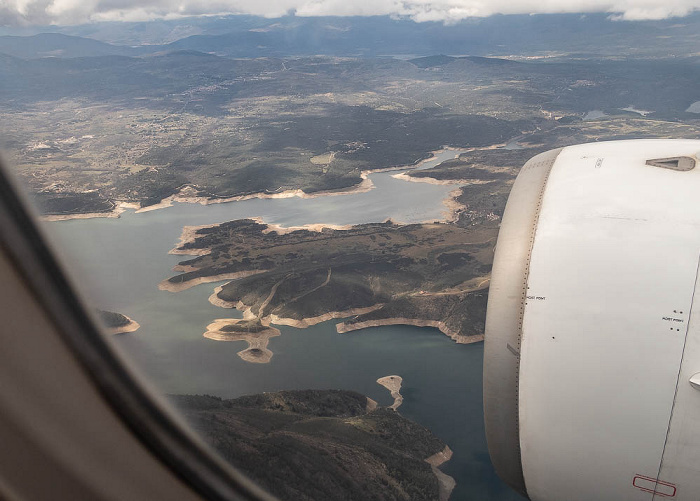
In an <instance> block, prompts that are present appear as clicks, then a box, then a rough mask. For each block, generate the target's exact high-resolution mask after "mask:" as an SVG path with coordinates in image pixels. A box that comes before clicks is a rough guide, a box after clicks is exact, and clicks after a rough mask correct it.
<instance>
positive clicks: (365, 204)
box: [46, 151, 519, 500]
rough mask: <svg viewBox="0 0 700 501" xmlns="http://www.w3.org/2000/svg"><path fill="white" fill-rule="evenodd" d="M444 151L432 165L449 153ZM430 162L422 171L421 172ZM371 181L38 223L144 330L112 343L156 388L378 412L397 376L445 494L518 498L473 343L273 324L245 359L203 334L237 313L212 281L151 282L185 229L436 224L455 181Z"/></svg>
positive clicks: (417, 331)
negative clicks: (212, 299)
mask: <svg viewBox="0 0 700 501" xmlns="http://www.w3.org/2000/svg"><path fill="white" fill-rule="evenodd" d="M457 153H459V152H458V151H450V152H445V153H443V154H441V155H439V156H438V157H436V159H435V160H434V161H433V162H431V163H432V164H435V163H439V162H440V161H442V160H445V159H447V158H452V157H454V156H455V155H456V154H457ZM426 166H427V167H429V166H431V164H430V163H429V164H427V165H426V164H423V165H422V166H421V167H426ZM392 174H395V172H392V173H377V174H372V175H371V176H370V179H371V180H372V182H373V183H374V185H375V189H373V190H371V191H369V192H366V193H355V194H346V195H342V196H329V197H319V198H314V199H299V198H289V199H253V200H247V201H242V202H232V203H226V204H213V205H207V206H202V205H195V204H175V205H174V206H173V207H170V208H167V209H162V210H156V211H152V212H146V213H142V214H135V213H134V212H133V211H127V212H126V213H124V214H122V217H121V218H119V219H106V218H97V219H83V220H71V221H62V222H53V223H47V224H46V227H47V228H48V229H49V231H50V233H51V235H52V236H53V238H54V239H55V241H56V244H57V248H58V249H59V253H60V254H62V256H63V258H64V260H65V262H66V265H67V267H68V268H69V269H70V271H71V274H72V276H74V277H75V278H76V282H77V283H78V285H79V289H80V290H81V292H83V293H84V295H85V297H86V298H89V299H88V300H89V302H91V303H92V304H93V305H94V306H96V307H100V308H103V309H108V310H113V311H119V312H122V313H124V314H126V315H128V316H130V317H131V318H133V319H135V320H136V321H138V322H139V323H140V324H141V328H140V329H139V330H138V331H136V332H134V333H130V334H123V335H119V336H115V337H114V340H115V344H116V345H117V347H118V349H119V350H120V351H122V352H123V353H125V354H126V355H127V356H128V357H129V358H130V359H131V360H132V361H133V362H134V363H135V365H136V366H137V367H138V368H139V369H140V370H141V371H142V372H144V373H145V374H147V375H148V376H149V377H150V379H151V380H152V381H153V383H154V384H155V385H156V386H157V387H158V388H159V389H160V390H161V391H163V392H164V393H207V394H211V395H217V396H221V397H224V398H230V397H236V396H240V395H243V394H249V393H259V392H263V391H276V390H284V389H301V388H343V389H351V390H355V391H359V392H361V393H363V394H366V395H367V396H369V397H371V398H373V399H375V400H377V401H378V402H379V403H380V404H382V405H388V404H390V403H391V402H392V399H391V397H390V395H389V392H388V391H387V390H386V389H385V388H383V387H381V386H379V385H378V384H377V383H376V380H377V379H378V378H380V377H382V376H387V375H391V374H398V375H400V376H401V377H402V378H403V388H402V394H403V395H404V401H403V405H402V406H401V407H400V412H401V413H402V414H403V415H404V416H406V417H408V418H410V419H413V420H415V421H417V422H418V423H420V424H422V425H424V426H426V427H428V428H429V429H431V430H432V431H433V432H434V433H435V434H436V435H438V436H439V437H440V438H442V439H443V440H444V441H445V442H446V443H447V444H448V445H449V446H450V447H451V448H452V449H453V451H454V456H453V458H452V460H451V461H450V462H448V463H447V464H446V465H445V466H444V467H443V470H444V471H445V472H446V473H447V474H449V475H451V476H453V477H454V478H455V479H456V480H457V487H456V488H455V491H454V492H453V495H452V497H451V499H453V500H462V499H465V500H466V499H474V500H488V499H494V500H495V499H499V500H503V499H519V498H518V497H517V496H516V495H515V494H512V493H511V492H510V491H509V490H508V488H507V487H505V486H504V485H503V484H502V483H501V482H500V481H499V480H498V478H497V477H496V476H495V474H494V472H493V469H492V467H491V463H490V461H489V459H488V453H487V452H486V443H485V438H484V430H483V422H482V420H483V418H482V404H481V368H482V357H483V348H482V345H481V344H474V345H458V344H455V343H454V342H453V341H451V340H450V339H449V338H447V337H446V336H444V335H443V334H441V333H440V332H439V331H437V330H436V329H432V328H418V327H408V326H392V327H377V328H371V329H365V330H362V331H356V332H351V333H347V334H338V333H337V332H336V330H335V323H336V321H329V322H324V323H321V324H318V325H315V326H312V327H309V328H307V329H295V328H292V327H284V326H283V327H280V330H281V332H282V335H281V336H279V337H276V338H272V339H271V340H270V344H269V349H270V350H272V352H273V353H274V356H273V358H272V360H271V362H270V363H269V364H251V363H248V362H245V361H243V360H241V359H240V358H239V357H238V356H237V355H236V353H237V352H238V351H240V350H242V349H244V348H245V347H246V344H245V343H243V342H218V341H212V340H209V339H206V338H204V337H203V336H202V334H203V333H204V331H205V328H206V326H207V325H208V324H209V323H210V322H211V321H212V320H214V319H216V318H228V317H239V316H240V313H239V312H237V311H235V310H229V309H222V308H219V307H215V306H213V305H211V304H210V303H209V302H208V300H207V299H208V297H209V295H210V294H211V293H212V291H213V289H214V287H215V286H216V285H218V284H216V283H209V284H203V285H200V286H197V287H193V288H191V289H188V290H185V291H182V292H178V293H171V292H165V291H161V290H159V289H158V283H159V282H160V281H161V280H163V279H165V278H168V277H169V276H171V275H172V274H173V272H172V271H171V269H172V267H173V266H174V265H175V264H177V262H179V261H181V260H182V259H183V256H172V255H169V254H168V253H167V252H168V250H170V249H171V248H172V247H173V246H174V244H175V242H176V241H177V239H178V237H179V235H180V233H181V231H182V227H183V226H185V225H200V224H210V223H215V222H223V221H228V220H232V219H238V218H243V217H252V216H259V217H262V218H263V219H264V220H265V221H266V222H270V223H277V224H282V225H285V226H294V225H302V224H311V223H330V224H356V223H364V222H372V221H383V220H385V219H387V218H391V219H393V220H395V221H400V222H407V223H411V222H419V221H425V220H435V219H440V218H441V217H442V215H443V214H442V212H443V210H444V206H443V205H442V200H443V199H445V198H446V197H447V195H448V193H449V192H450V191H451V190H452V189H454V186H444V185H432V184H427V183H414V182H406V181H402V180H398V179H394V178H392V177H391V176H392Z"/></svg>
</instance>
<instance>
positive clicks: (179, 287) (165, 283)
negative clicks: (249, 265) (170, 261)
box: [158, 270, 265, 292]
mask: <svg viewBox="0 0 700 501" xmlns="http://www.w3.org/2000/svg"><path fill="white" fill-rule="evenodd" d="M264 271H265V270H250V271H235V272H232V273H222V274H220V275H209V276H207V277H197V278H193V279H192V280H187V281H186V282H177V283H174V282H171V281H170V280H169V279H167V278H166V279H165V280H162V281H161V282H160V283H159V284H158V289H160V290H162V291H168V292H180V291H184V290H187V289H189V288H191V287H195V286H197V285H201V284H207V283H211V282H222V281H224V280H229V281H230V280H236V279H239V278H245V277H249V276H251V275H257V274H258V273H263V272H264ZM176 276H178V275H176Z"/></svg>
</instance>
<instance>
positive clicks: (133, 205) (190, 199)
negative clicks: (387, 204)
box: [40, 143, 505, 221]
mask: <svg viewBox="0 0 700 501" xmlns="http://www.w3.org/2000/svg"><path fill="white" fill-rule="evenodd" d="M504 144H505V143H504ZM500 146H501V145H492V146H489V147H485V148H475V147H473V148H459V147H454V146H445V147H443V148H440V149H437V150H432V151H430V152H429V153H430V156H429V157H428V158H424V159H422V160H419V161H417V162H416V163H415V164H412V165H397V166H392V167H385V168H380V169H367V170H363V171H361V172H360V178H361V179H362V181H360V182H359V183H358V184H356V185H352V186H348V187H345V188H338V189H335V190H321V191H317V192H313V193H306V192H305V191H303V190H302V189H301V188H296V189H290V190H285V191H281V192H279V193H264V192H258V193H250V194H248V195H236V196H232V197H226V198H210V197H204V196H196V195H187V194H183V192H187V191H188V190H190V191H191V190H193V189H194V187H193V186H192V185H190V184H187V185H185V186H184V187H183V188H181V189H180V191H179V192H178V193H175V194H173V195H170V196H168V197H165V198H163V199H162V200H161V201H160V202H158V203H157V204H153V205H148V206H146V207H142V206H141V204H139V203H138V202H129V201H119V202H116V205H115V207H114V209H113V210H112V211H110V212H85V213H77V214H47V215H43V216H40V219H41V220H43V221H68V220H71V219H92V218H98V217H106V218H119V217H120V215H121V214H122V213H123V212H125V211H126V210H127V209H135V213H136V214H142V213H144V212H151V211H154V210H160V209H166V208H168V207H172V205H173V203H174V202H177V203H193V204H195V203H196V204H200V205H211V204H220V203H228V202H241V201H244V200H252V199H268V198H294V197H297V198H303V199H309V198H318V197H328V196H341V195H352V194H357V193H365V192H368V191H371V190H373V189H374V187H375V186H374V183H373V182H372V180H371V179H369V175H370V174H376V173H381V172H392V171H398V170H403V171H411V170H415V169H419V170H420V166H421V165H423V164H425V163H427V162H430V161H431V160H434V159H435V157H436V156H438V155H440V154H441V153H444V152H447V151H463V152H469V151H473V150H475V149H492V148H497V147H500ZM458 156H459V155H456V156H455V158H457V157H458ZM402 175H404V174H397V176H402ZM392 177H393V176H392ZM406 177H407V178H408V177H410V176H406ZM399 179H401V180H410V179H404V178H403V177H400V178H399ZM438 184H440V183H438ZM445 184H458V183H457V182H454V183H445Z"/></svg>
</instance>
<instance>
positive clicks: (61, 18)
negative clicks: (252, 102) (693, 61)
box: [0, 0, 700, 26]
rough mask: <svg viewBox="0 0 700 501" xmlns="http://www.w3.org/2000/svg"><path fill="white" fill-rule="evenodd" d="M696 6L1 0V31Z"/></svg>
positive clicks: (586, 0)
mask: <svg viewBox="0 0 700 501" xmlns="http://www.w3.org/2000/svg"><path fill="white" fill-rule="evenodd" d="M698 8H700V0H665V1H663V0H617V1H616V0H0V25H5V26H7V25H32V24H34V25H36V24H41V25H46V24H61V25H73V24H83V23H89V22H96V21H146V20H152V19H171V18H178V17H185V16H193V15H212V14H255V15H262V16H266V17H280V16H283V15H285V14H290V13H295V14H296V15H297V16H350V15H359V16H370V15H394V16H399V17H403V18H410V19H413V20H414V21H417V22H422V21H443V22H448V23H449V22H455V21H459V20H460V19H465V18H468V17H486V16H490V15H493V14H498V13H500V14H534V13H564V12H566V13H592V12H605V13H609V14H610V16H611V18H612V19H615V20H626V21H637V20H647V19H664V18H669V17H680V16H685V15H687V14H690V13H691V12H693V11H695V10H696V9H698Z"/></svg>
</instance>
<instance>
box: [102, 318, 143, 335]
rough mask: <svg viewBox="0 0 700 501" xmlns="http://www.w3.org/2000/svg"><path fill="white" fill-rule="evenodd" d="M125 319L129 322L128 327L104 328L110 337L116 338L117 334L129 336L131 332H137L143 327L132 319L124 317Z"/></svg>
mask: <svg viewBox="0 0 700 501" xmlns="http://www.w3.org/2000/svg"><path fill="white" fill-rule="evenodd" d="M124 317H125V318H126V319H127V320H128V321H129V323H128V324H126V325H121V326H119V327H104V329H105V331H106V333H107V334H109V335H110V336H116V335H117V334H128V333H129V332H136V331H137V330H139V329H140V328H141V325H140V324H139V323H138V322H137V321H136V320H134V319H131V318H129V317H127V316H126V315H124Z"/></svg>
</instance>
